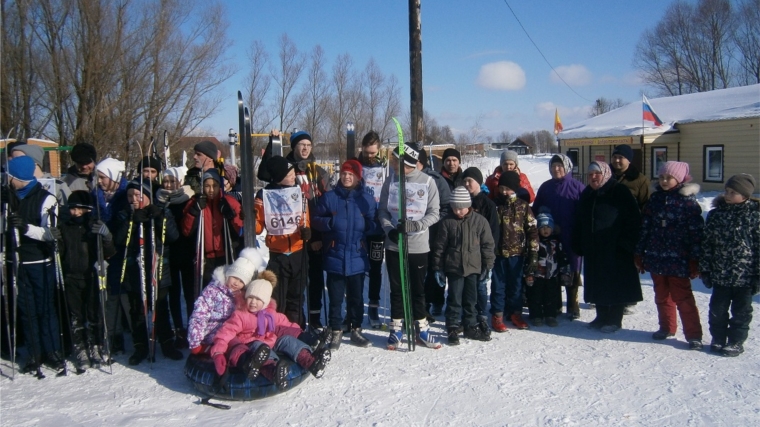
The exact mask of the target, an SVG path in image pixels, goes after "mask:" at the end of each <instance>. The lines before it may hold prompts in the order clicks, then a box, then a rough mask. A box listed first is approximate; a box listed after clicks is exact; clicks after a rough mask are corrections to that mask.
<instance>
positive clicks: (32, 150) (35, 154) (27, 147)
mask: <svg viewBox="0 0 760 427" xmlns="http://www.w3.org/2000/svg"><path fill="white" fill-rule="evenodd" d="M14 151H20V152H22V153H24V155H25V156H29V157H31V158H32V160H34V163H36V164H37V166H39V167H40V169H42V160H43V159H44V158H45V150H43V149H42V147H40V146H39V145H32V144H21V145H17V146H15V147H13V149H11V154H13V152H14Z"/></svg>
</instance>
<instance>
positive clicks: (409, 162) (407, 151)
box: [393, 144, 420, 168]
mask: <svg viewBox="0 0 760 427" xmlns="http://www.w3.org/2000/svg"><path fill="white" fill-rule="evenodd" d="M398 152H399V147H396V148H395V149H394V150H393V156H394V157H396V158H397V159H398ZM419 158H420V152H419V151H418V150H416V149H415V148H414V147H412V146H411V145H409V144H404V164H405V165H406V166H409V167H410V168H415V167H417V162H418V161H419Z"/></svg>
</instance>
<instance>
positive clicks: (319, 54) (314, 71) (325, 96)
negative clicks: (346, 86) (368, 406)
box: [300, 45, 329, 157]
mask: <svg viewBox="0 0 760 427" xmlns="http://www.w3.org/2000/svg"><path fill="white" fill-rule="evenodd" d="M309 59H310V61H309V69H308V70H307V76H306V77H307V78H306V82H305V85H304V88H303V94H302V96H303V99H304V105H303V110H302V111H301V118H300V123H303V126H304V127H305V128H306V129H308V130H309V132H310V134H311V137H312V140H313V141H312V142H314V141H324V138H322V135H323V130H322V129H323V128H324V126H325V117H326V111H327V106H328V101H329V92H328V91H329V85H328V82H327V74H326V73H325V70H324V65H325V51H324V49H322V46H320V45H316V46H314V48H313V49H312V51H311V55H310V56H309ZM325 148H326V147H325V144H315V147H314V152H315V154H319V155H320V156H323V157H324V156H325V155H326V154H327V153H326V150H325Z"/></svg>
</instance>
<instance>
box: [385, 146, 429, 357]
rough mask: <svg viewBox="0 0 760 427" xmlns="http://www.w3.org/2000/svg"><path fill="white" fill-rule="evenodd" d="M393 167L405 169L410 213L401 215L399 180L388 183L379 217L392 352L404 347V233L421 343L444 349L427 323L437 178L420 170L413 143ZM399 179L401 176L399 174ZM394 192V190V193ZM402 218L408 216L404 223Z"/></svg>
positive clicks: (415, 317)
mask: <svg viewBox="0 0 760 427" xmlns="http://www.w3.org/2000/svg"><path fill="white" fill-rule="evenodd" d="M393 155H394V157H392V158H391V167H392V168H393V169H394V170H395V171H397V172H398V171H399V168H404V180H405V183H406V184H405V185H406V191H407V194H411V195H412V196H411V197H407V201H406V212H405V213H403V214H401V215H400V214H399V210H398V208H399V206H398V197H399V192H398V190H399V183H398V178H396V180H395V182H393V181H391V180H387V181H385V184H383V191H382V194H381V195H380V209H379V210H378V213H377V217H378V219H379V220H380V226H382V227H383V230H385V233H386V235H387V236H388V238H387V240H386V241H385V247H386V249H385V262H386V266H387V270H388V279H389V280H390V286H391V324H390V336H389V337H388V346H387V347H388V349H389V350H395V349H397V348H398V347H399V346H400V345H401V339H402V338H403V330H404V328H403V320H402V319H403V318H404V305H403V294H402V289H401V270H400V268H401V267H400V262H399V248H398V239H399V234H400V233H403V235H404V236H405V237H406V241H405V243H406V249H407V251H408V254H409V255H408V257H407V263H408V264H407V265H406V267H407V269H408V272H409V281H408V283H407V286H409V287H410V289H411V301H410V304H411V306H412V317H413V319H414V321H415V326H416V330H417V333H416V335H417V336H416V337H415V338H412V337H407V339H416V340H417V343H419V344H420V345H424V346H426V347H431V348H440V346H441V345H440V344H439V343H436V342H435V341H434V340H433V337H432V336H431V335H430V330H429V329H430V328H429V326H428V321H427V318H426V316H427V310H426V309H425V287H424V283H425V274H426V273H427V268H428V254H429V253H430V242H429V240H430V237H429V235H428V234H429V231H428V229H429V228H430V226H431V225H433V224H435V223H436V222H438V212H439V210H440V207H439V202H438V189H437V188H436V186H435V184H434V183H433V179H432V178H430V177H429V176H427V175H426V174H424V173H422V172H420V171H419V170H418V169H417V159H418V158H419V155H420V153H419V152H418V151H417V150H416V149H415V148H413V147H412V146H411V145H409V144H405V147H404V157H403V158H399V149H398V148H396V149H395V150H394V151H393ZM396 176H397V177H398V173H397V174H396ZM391 190H392V191H391ZM400 217H405V219H404V220H403V221H400V220H399V218H400Z"/></svg>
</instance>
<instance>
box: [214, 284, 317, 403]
mask: <svg viewBox="0 0 760 427" xmlns="http://www.w3.org/2000/svg"><path fill="white" fill-rule="evenodd" d="M276 284H277V277H276V276H275V274H274V273H273V272H272V271H269V270H266V271H263V272H261V273H259V276H258V278H257V279H256V280H254V281H253V282H251V283H250V284H248V286H247V287H246V291H245V305H242V306H240V307H239V308H238V309H237V310H235V312H234V313H232V316H231V317H230V318H229V319H228V320H227V321H226V322H224V325H222V327H221V328H220V329H219V331H218V332H217V333H216V336H215V337H214V345H213V346H212V347H211V350H210V353H211V357H212V358H213V359H214V366H215V368H216V373H217V374H219V375H220V376H222V375H224V373H225V372H226V370H227V366H228V365H229V366H237V367H238V368H241V369H243V370H244V371H245V372H246V374H247V375H248V378H249V379H250V380H251V381H253V380H255V379H256V378H257V377H258V376H259V374H261V375H262V376H263V377H264V378H266V379H268V380H269V381H271V382H272V383H274V384H275V385H276V386H277V388H278V389H280V390H284V389H285V388H287V386H288V374H289V373H290V367H289V366H290V362H289V361H286V360H285V359H284V358H283V359H280V358H279V356H278V355H277V353H281V354H283V355H285V356H287V357H289V358H290V359H291V360H294V361H295V362H296V363H297V364H298V365H299V366H301V367H302V368H304V369H306V370H308V371H309V372H310V373H311V374H312V375H314V376H315V377H316V378H321V377H322V375H323V374H324V370H325V366H326V365H327V363H328V362H329V361H330V357H331V355H330V350H329V348H328V346H322V347H321V348H319V349H318V350H316V351H313V352H312V349H311V347H309V346H308V345H307V344H305V343H304V342H302V341H300V340H299V339H297V338H296V337H294V336H293V331H300V327H299V325H298V324H297V323H293V322H291V321H289V320H288V318H287V317H286V316H285V315H284V314H282V313H277V312H276V305H277V304H276V302H275V301H274V300H272V291H273V289H274V287H275V285H276Z"/></svg>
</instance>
